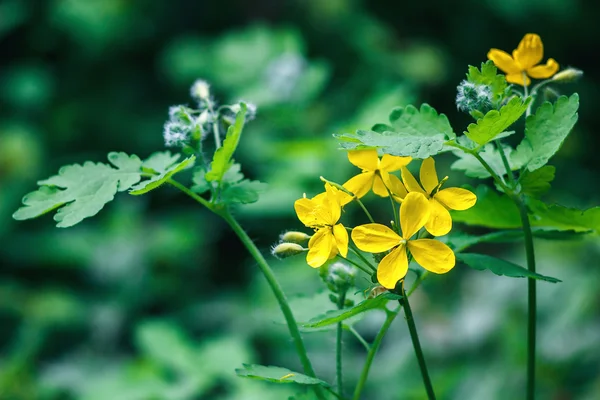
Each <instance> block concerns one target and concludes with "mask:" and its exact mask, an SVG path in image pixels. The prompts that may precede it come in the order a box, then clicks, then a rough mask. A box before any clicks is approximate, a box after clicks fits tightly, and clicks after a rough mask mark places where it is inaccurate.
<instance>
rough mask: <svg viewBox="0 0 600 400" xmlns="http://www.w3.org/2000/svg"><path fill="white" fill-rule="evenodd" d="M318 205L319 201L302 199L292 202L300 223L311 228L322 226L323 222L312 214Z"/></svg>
mask: <svg viewBox="0 0 600 400" xmlns="http://www.w3.org/2000/svg"><path fill="white" fill-rule="evenodd" d="M320 205H321V202H319V201H314V200H311V199H306V198H302V199H298V200H296V201H295V202H294V210H296V214H297V215H298V219H299V220H300V222H302V223H303V224H304V225H305V226H308V227H311V228H312V227H314V226H318V225H323V221H321V220H319V219H318V216H317V215H316V214H315V212H314V211H315V209H316V208H317V207H320Z"/></svg>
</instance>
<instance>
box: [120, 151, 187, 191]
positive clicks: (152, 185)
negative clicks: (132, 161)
mask: <svg viewBox="0 0 600 400" xmlns="http://www.w3.org/2000/svg"><path fill="white" fill-rule="evenodd" d="M178 158H179V157H177V158H175V159H178ZM156 159H158V157H156V158H155V160H156ZM171 159H173V157H172V158H171ZM195 160H196V156H191V157H188V158H186V159H185V160H183V161H181V162H179V163H177V164H173V165H170V166H167V165H166V157H165V158H164V159H163V160H162V161H165V164H160V165H159V164H158V162H154V163H153V164H152V165H153V168H152V169H153V170H154V172H158V173H159V174H158V175H154V176H152V177H151V178H150V179H148V180H145V181H142V182H140V183H138V184H137V185H135V186H133V187H132V188H131V190H130V191H129V194H132V195H140V194H145V193H148V192H149V191H151V190H154V189H156V188H157V187H159V186H160V185H162V184H163V183H165V182H167V181H168V180H169V179H171V177H172V176H173V175H175V174H177V173H178V172H181V171H183V170H184V169H186V168H190V167H192V166H193V165H194V161H195ZM154 168H158V170H156V169H154ZM161 169H162V170H161Z"/></svg>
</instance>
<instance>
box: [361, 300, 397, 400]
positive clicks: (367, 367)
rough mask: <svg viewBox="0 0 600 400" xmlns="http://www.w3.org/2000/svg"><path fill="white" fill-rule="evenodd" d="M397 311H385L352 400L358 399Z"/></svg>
mask: <svg viewBox="0 0 600 400" xmlns="http://www.w3.org/2000/svg"><path fill="white" fill-rule="evenodd" d="M399 311H400V307H398V308H397V309H396V310H394V311H390V310H388V309H386V310H385V312H386V315H387V316H386V319H385V322H384V323H383V325H382V326H381V329H379V332H378V333H377V336H376V337H375V340H374V341H373V344H372V345H371V349H370V350H369V352H368V353H367V360H366V361H365V365H364V366H363V369H362V371H361V373H360V378H359V379H358V383H357V385H356V389H354V396H353V397H352V399H353V400H359V399H360V394H361V393H362V391H363V389H364V387H365V384H366V383H367V378H368V377H369V370H370V369H371V364H373V360H374V359H375V354H377V350H378V349H379V346H380V345H381V342H382V341H383V337H384V336H385V334H386V333H387V331H388V329H390V326H391V325H392V322H393V321H394V318H396V315H398V312H399Z"/></svg>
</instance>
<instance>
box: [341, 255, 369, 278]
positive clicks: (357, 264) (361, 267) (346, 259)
mask: <svg viewBox="0 0 600 400" xmlns="http://www.w3.org/2000/svg"><path fill="white" fill-rule="evenodd" d="M337 256H338V257H339V258H341V259H342V260H344V261H347V262H349V263H350V264H352V265H354V266H355V267H356V268H358V269H360V270H361V271H362V272H364V273H365V274H367V275H369V276H370V275H371V274H372V273H373V272H372V271H369V270H368V269H366V268H365V267H363V266H362V265H360V264H359V263H357V262H354V261H352V260H351V259H349V258H346V257H342V256H341V255H339V254H338V255H337Z"/></svg>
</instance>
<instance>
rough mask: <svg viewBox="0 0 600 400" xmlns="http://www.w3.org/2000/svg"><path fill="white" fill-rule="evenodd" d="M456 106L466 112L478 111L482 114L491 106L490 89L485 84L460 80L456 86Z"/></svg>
mask: <svg viewBox="0 0 600 400" xmlns="http://www.w3.org/2000/svg"><path fill="white" fill-rule="evenodd" d="M457 91H458V93H457V95H456V107H457V108H458V109H459V110H461V111H464V112H466V113H469V114H471V113H472V112H473V111H479V112H481V113H483V114H485V113H487V112H488V111H490V110H491V109H492V108H493V105H492V89H491V88H490V87H489V86H487V85H479V84H475V83H471V82H468V81H462V82H461V84H460V85H458V87H457Z"/></svg>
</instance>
